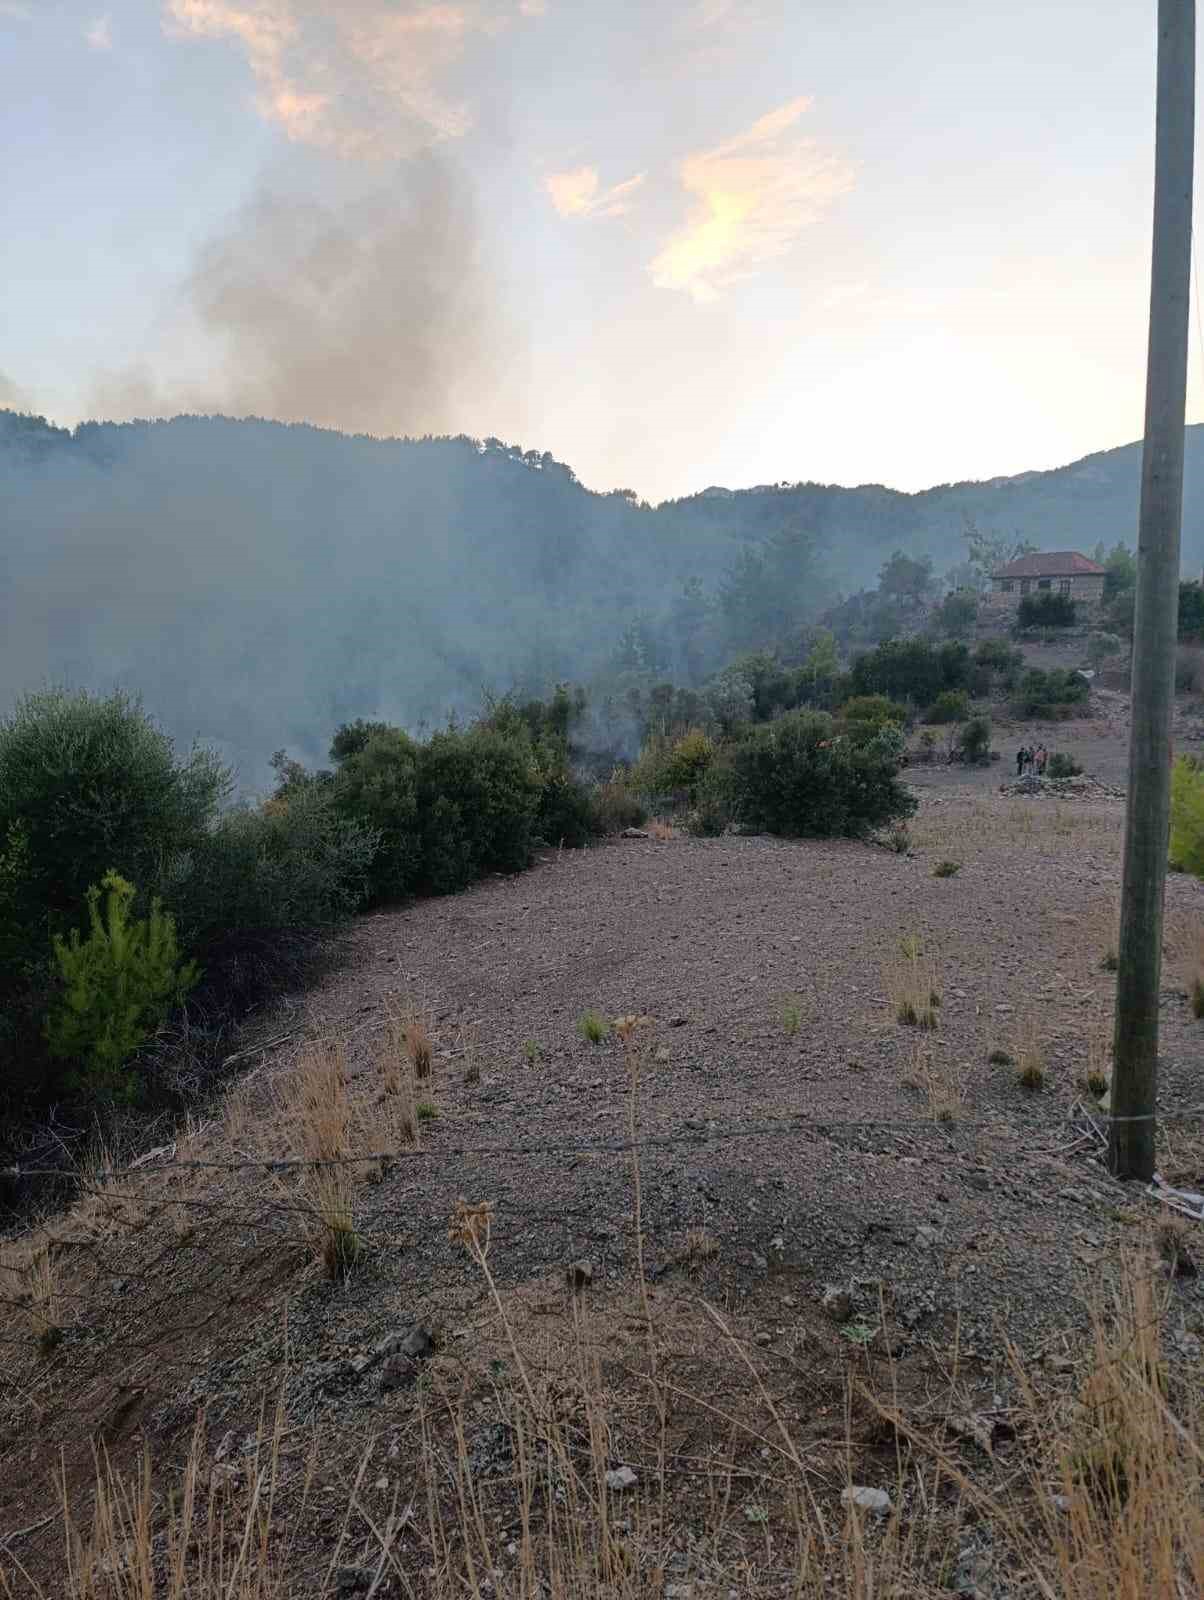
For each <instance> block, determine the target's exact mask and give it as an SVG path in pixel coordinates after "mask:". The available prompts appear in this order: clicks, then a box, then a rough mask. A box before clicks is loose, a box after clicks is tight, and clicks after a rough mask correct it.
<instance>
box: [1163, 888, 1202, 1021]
mask: <svg viewBox="0 0 1204 1600" xmlns="http://www.w3.org/2000/svg"><path fill="white" fill-rule="evenodd" d="M1166 947H1167V955H1168V956H1169V958H1170V960H1169V963H1168V965H1169V966H1170V969H1171V972H1172V974H1173V975H1174V978H1175V979H1176V980H1177V981H1178V983H1179V985H1180V987H1181V988H1182V990H1183V992H1184V994H1185V995H1186V996H1187V1003H1188V1006H1189V1007H1190V1009H1191V1014H1192V1016H1193V1017H1196V1018H1197V1019H1199V1018H1204V923H1201V922H1200V921H1199V920H1198V919H1197V918H1196V917H1194V916H1189V915H1184V914H1180V915H1179V916H1178V917H1174V918H1171V919H1168V927H1167V937H1166Z"/></svg>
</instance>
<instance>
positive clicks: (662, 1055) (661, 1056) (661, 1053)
mask: <svg viewBox="0 0 1204 1600" xmlns="http://www.w3.org/2000/svg"><path fill="white" fill-rule="evenodd" d="M653 1059H654V1060H656V1061H659V1062H660V1064H661V1066H664V1064H665V1063H666V1062H667V1061H668V1059H669V1052H668V1050H667V1049H666V1048H665V1046H664V1045H661V1046H660V1048H659V1049H658V1050H657V1052H656V1055H655V1057H654V1058H653Z"/></svg>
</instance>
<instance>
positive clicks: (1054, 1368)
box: [1045, 1355, 1074, 1372]
mask: <svg viewBox="0 0 1204 1600" xmlns="http://www.w3.org/2000/svg"><path fill="white" fill-rule="evenodd" d="M1045 1365H1046V1367H1047V1368H1048V1370H1049V1371H1050V1372H1073V1371H1074V1362H1073V1361H1072V1360H1071V1359H1070V1357H1069V1356H1058V1355H1049V1356H1046V1358H1045Z"/></svg>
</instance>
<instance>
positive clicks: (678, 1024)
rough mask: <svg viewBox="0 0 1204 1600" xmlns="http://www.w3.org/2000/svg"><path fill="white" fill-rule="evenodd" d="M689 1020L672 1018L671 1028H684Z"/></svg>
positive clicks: (670, 1019) (686, 1018) (670, 1020)
mask: <svg viewBox="0 0 1204 1600" xmlns="http://www.w3.org/2000/svg"><path fill="white" fill-rule="evenodd" d="M689 1020H690V1019H689V1017H670V1018H669V1026H670V1027H671V1028H684V1027H685V1026H686V1024H687V1023H688V1022H689Z"/></svg>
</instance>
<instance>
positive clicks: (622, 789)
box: [589, 768, 648, 834]
mask: <svg viewBox="0 0 1204 1600" xmlns="http://www.w3.org/2000/svg"><path fill="white" fill-rule="evenodd" d="M589 802H590V818H591V826H592V828H593V831H594V832H595V833H601V834H607V833H622V831H623V829H624V828H638V827H639V825H640V823H641V822H643V821H644V820H645V819H646V818H647V816H648V812H647V810H646V809H645V807H644V806H643V804H642V803H641V802H640V800H639V799H637V797H636V796H635V795H634V794H633V793H632V791H631V788H630V786H629V784H628V782H627V777H626V774H625V773H624V772H623V770H622V769H621V768H616V770H615V771H614V772H613V773H612V774H611V776H610V777H609V778H608V779H607V780H606V782H605V783H598V784H595V785H594V787H593V789H592V790H590V791H589Z"/></svg>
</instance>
